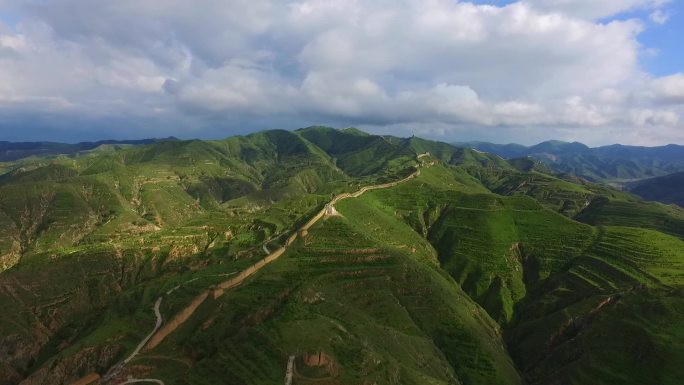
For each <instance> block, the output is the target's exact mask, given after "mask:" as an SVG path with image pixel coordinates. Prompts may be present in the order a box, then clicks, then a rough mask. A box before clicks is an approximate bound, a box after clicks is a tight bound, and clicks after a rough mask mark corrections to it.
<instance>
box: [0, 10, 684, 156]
mask: <svg viewBox="0 0 684 385" xmlns="http://www.w3.org/2000/svg"><path fill="white" fill-rule="evenodd" d="M681 36H684V6H683V5H682V2H681V1H680V0H674V1H668V0H604V1H601V2H600V3H598V4H597V2H596V1H592V0H524V1H514V2H512V1H477V2H475V3H472V2H458V1H452V0H368V1H343V0H338V1H329V0H327V1H326V0H308V1H307V0H299V1H274V0H258V1H257V0H227V1H208V2H206V3H204V4H202V6H201V7H200V6H198V5H197V4H196V3H192V2H187V1H181V0H164V1H134V0H119V1H115V2H113V1H104V0H47V1H45V0H0V140H11V141H29V140H52V141H62V142H76V141H84V140H98V139H109V138H114V139H123V138H126V139H136V138H148V137H167V136H171V135H173V136H176V137H179V138H222V137H227V136H231V135H235V134H244V133H248V132H252V131H257V130H262V129H267V128H285V129H294V128H298V127H305V126H310V125H313V124H326V125H332V126H336V127H346V126H356V127H359V128H361V129H364V130H366V131H369V132H373V133H381V134H393V135H399V136H409V135H411V134H412V133H415V134H416V135H419V136H423V137H427V138H432V139H438V140H443V141H450V142H451V141H469V140H483V141H492V142H497V143H508V142H517V143H522V144H534V143H537V142H541V141H544V140H547V139H560V140H567V141H580V142H583V143H586V144H589V145H594V146H595V145H602V144H612V143H623V144H637V145H659V144H667V143H680V144H684V118H683V117H682V116H683V114H684V52H682V50H681V49H680V48H679V45H680V44H681V41H680V37H681Z"/></svg>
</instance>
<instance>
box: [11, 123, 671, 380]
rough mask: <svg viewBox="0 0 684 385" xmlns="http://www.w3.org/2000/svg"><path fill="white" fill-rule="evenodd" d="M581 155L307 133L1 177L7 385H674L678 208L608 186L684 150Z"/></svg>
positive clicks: (194, 143)
mask: <svg viewBox="0 0 684 385" xmlns="http://www.w3.org/2000/svg"><path fill="white" fill-rule="evenodd" d="M540 146H541V145H540ZM504 147H506V146H504ZM585 147H586V146H582V145H579V144H562V143H558V142H551V143H549V144H546V145H544V146H541V147H538V148H537V149H535V150H531V151H533V152H532V153H530V155H529V156H532V158H528V157H527V156H528V154H527V153H526V152H525V151H530V150H529V149H527V150H525V151H523V150H521V149H520V147H519V146H515V145H509V146H508V149H507V150H505V151H514V150H515V151H521V152H515V153H514V152H510V153H503V152H499V155H500V156H499V155H496V154H490V153H487V152H484V151H493V152H496V151H494V150H493V149H487V148H486V146H484V145H477V146H476V147H473V148H464V147H458V146H454V145H451V144H447V143H441V142H435V141H430V140H425V139H421V138H416V137H412V138H398V137H393V136H378V135H371V134H368V133H365V132H362V131H360V130H356V129H344V130H336V129H332V128H328V127H309V128H304V129H300V130H296V131H284V130H271V131H264V132H259V133H254V134H251V135H247V136H236V137H231V138H227V139H224V140H216V141H201V140H189V141H185V140H166V141H154V142H151V143H139V144H131V145H121V146H119V145H105V146H96V147H92V148H90V149H89V150H87V151H71V152H69V153H67V154H60V155H57V154H51V155H50V156H33V157H31V158H26V159H20V160H16V159H15V160H13V161H7V162H5V163H3V165H2V167H3V170H4V171H2V173H3V174H2V176H0V228H1V229H2V230H3V231H2V232H0V307H2V309H3V310H4V311H3V312H0V385H15V384H22V385H35V384H77V385H86V384H121V383H127V382H128V383H130V381H141V380H147V381H154V382H156V383H162V384H166V385H176V384H177V385H185V384H188V385H189V384H197V385H199V384H219V383H221V384H229V385H238V384H240V385H243V384H265V385H267V384H282V383H283V382H286V383H288V384H290V385H302V384H309V385H311V384H319V385H342V384H344V385H366V384H374V383H375V384H406V385H413V384H415V385H422V384H444V385H447V384H448V385H456V384H462V385H476V384H482V385H489V384H511V385H513V384H516V385H517V384H530V385H537V384H539V385H542V384H563V385H565V384H568V385H584V384H596V385H602V384H606V385H608V384H617V383H619V384H643V383H653V384H666V385H669V384H672V385H674V384H679V383H680V381H681V378H684V367H682V365H681V362H684V325H683V324H682V323H681V322H680V321H681V320H682V319H684V209H682V208H680V207H678V206H675V205H666V204H662V203H657V202H647V201H644V200H642V199H641V198H640V197H638V196H636V195H633V194H631V193H629V192H626V191H622V190H618V189H614V188H612V187H611V186H610V185H608V184H606V183H605V182H606V181H611V180H617V179H619V180H623V179H637V178H640V177H644V176H647V175H650V176H658V175H661V174H668V173H671V172H676V171H677V169H678V167H680V166H678V165H679V160H678V159H677V155H676V154H678V152H677V151H681V148H680V147H677V146H674V147H672V146H666V147H663V148H660V149H658V150H657V151H656V150H648V149H634V148H623V147H619V148H617V149H613V150H610V148H605V149H603V150H601V151H598V152H595V150H594V149H588V150H587V149H585ZM501 151H504V150H501ZM611 151H612V152H611ZM634 151H636V152H639V151H646V152H648V151H656V152H657V155H653V157H657V159H652V160H646V158H645V155H644V158H643V159H642V158H641V157H640V156H637V155H634V156H633V158H635V159H637V160H638V162H637V161H635V160H634V159H632V160H631V161H629V160H628V159H627V155H624V154H629V153H632V154H636V152H634ZM639 153H641V152H639ZM534 154H546V155H543V156H540V157H539V158H537V156H536V155H534ZM572 154H579V155H572ZM601 154H602V155H601ZM610 154H612V155H610ZM654 154H655V153H654ZM549 155H553V156H556V157H557V159H564V161H563V162H568V163H572V162H578V163H577V164H582V165H583V166H582V168H579V166H577V167H578V168H577V169H576V170H580V171H581V170H586V171H582V172H578V173H570V172H569V171H567V170H565V171H563V170H561V168H560V167H561V166H559V165H560V163H558V162H547V161H544V159H547V158H548V156H549ZM609 155H610V156H609ZM544 157H546V158H544ZM504 158H510V159H504ZM609 159H614V160H609ZM600 162H606V164H613V165H614V166H615V167H616V168H615V170H619V171H615V172H613V171H610V170H611V168H610V167H608V166H606V168H601V167H599V166H600V165H601V163H600ZM630 162H631V163H630ZM563 167H564V166H563ZM648 167H651V168H650V169H648ZM573 170H574V169H573ZM590 170H592V171H590ZM607 170H608V171H607ZM637 170H639V173H638V174H637ZM609 171H610V172H609ZM585 172H586V173H590V172H591V173H593V174H592V175H594V177H590V176H591V175H589V174H584V173H585ZM632 174H634V175H632ZM613 176H614V177H615V178H613ZM627 176H629V177H630V178H626V177H627ZM623 177H624V178H623ZM632 177H634V178H632ZM598 182H601V183H598ZM654 183H660V182H659V181H656V182H654Z"/></svg>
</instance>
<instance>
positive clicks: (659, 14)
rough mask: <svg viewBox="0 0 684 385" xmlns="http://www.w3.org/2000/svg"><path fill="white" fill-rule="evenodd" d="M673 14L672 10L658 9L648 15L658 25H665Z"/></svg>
mask: <svg viewBox="0 0 684 385" xmlns="http://www.w3.org/2000/svg"><path fill="white" fill-rule="evenodd" d="M671 16H672V15H671V14H670V12H667V11H663V10H662V9H656V10H655V11H653V12H651V14H650V15H648V18H649V19H650V20H651V21H652V22H654V23H656V24H658V25H664V24H666V23H667V22H668V21H669V20H670V17H671Z"/></svg>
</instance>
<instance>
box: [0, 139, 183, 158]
mask: <svg viewBox="0 0 684 385" xmlns="http://www.w3.org/2000/svg"><path fill="white" fill-rule="evenodd" d="M175 140H177V139H176V138H174V137H168V138H163V139H142V140H101V141H97V142H80V143H75V144H70V143H57V142H3V141H0V162H12V161H15V160H19V159H23V158H28V157H30V156H51V155H73V154H76V153H79V152H82V151H89V150H93V149H95V148H98V147H100V146H104V145H144V144H152V143H158V142H168V141H175Z"/></svg>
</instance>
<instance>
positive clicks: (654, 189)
mask: <svg viewBox="0 0 684 385" xmlns="http://www.w3.org/2000/svg"><path fill="white" fill-rule="evenodd" d="M627 188H628V189H629V190H630V191H631V192H632V193H634V194H636V195H638V196H640V197H642V198H644V199H646V200H650V201H658V202H663V203H675V204H677V205H679V206H681V207H684V172H678V173H674V174H670V175H666V176H661V177H658V178H652V179H647V180H644V181H640V182H636V183H633V184H631V185H628V186H627Z"/></svg>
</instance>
